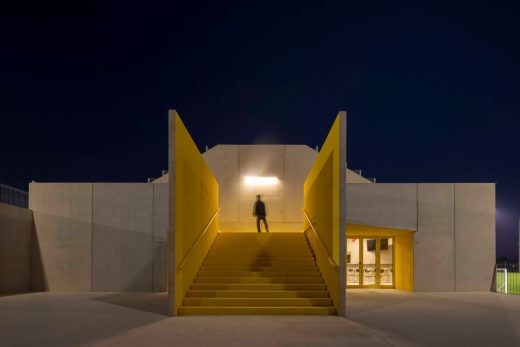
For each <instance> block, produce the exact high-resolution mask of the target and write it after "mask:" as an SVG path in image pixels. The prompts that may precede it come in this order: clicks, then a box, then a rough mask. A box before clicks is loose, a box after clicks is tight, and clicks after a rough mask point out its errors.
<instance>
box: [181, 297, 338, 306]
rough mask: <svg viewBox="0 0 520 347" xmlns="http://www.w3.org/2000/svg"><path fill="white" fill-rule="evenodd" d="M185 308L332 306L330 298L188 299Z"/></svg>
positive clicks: (185, 301) (185, 300)
mask: <svg viewBox="0 0 520 347" xmlns="http://www.w3.org/2000/svg"><path fill="white" fill-rule="evenodd" d="M183 306H208V307H209V306H225V307H232V306H244V307H264V306H271V307H287V306H291V307H292V306H321V307H330V306H332V299H330V298H186V299H184V305H183Z"/></svg>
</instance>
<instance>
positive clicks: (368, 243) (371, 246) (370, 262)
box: [363, 238, 378, 288]
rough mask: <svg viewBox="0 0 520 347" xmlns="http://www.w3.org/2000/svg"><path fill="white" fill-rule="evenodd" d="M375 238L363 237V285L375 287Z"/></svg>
mask: <svg viewBox="0 0 520 347" xmlns="http://www.w3.org/2000/svg"><path fill="white" fill-rule="evenodd" d="M377 258H378V257H377V238H366V239H363V287H365V288H366V287H377V262H376V259H377Z"/></svg>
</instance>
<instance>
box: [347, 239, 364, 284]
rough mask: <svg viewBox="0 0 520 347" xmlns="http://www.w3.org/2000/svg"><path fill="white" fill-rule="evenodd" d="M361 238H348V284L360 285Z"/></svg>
mask: <svg viewBox="0 0 520 347" xmlns="http://www.w3.org/2000/svg"><path fill="white" fill-rule="evenodd" d="M359 242H360V240H359V239H356V238H347V286H349V287H359V284H360V275H359V274H360V273H359V271H360V265H361V263H360V262H359V259H360V254H359V251H360V249H359Z"/></svg>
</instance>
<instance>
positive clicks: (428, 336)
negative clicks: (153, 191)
mask: <svg viewBox="0 0 520 347" xmlns="http://www.w3.org/2000/svg"><path fill="white" fill-rule="evenodd" d="M347 302H348V312H349V315H348V317H347V319H344V318H340V317H332V316H329V317H305V316H294V317H291V316H284V317H273V316H263V317H262V316H256V317H253V316H249V317H237V316H235V317H233V316H221V317H203V316H200V317H175V318H169V317H166V316H165V314H166V308H165V303H166V296H165V295H164V294H156V293H138V294H137V293H136V294H128V293H124V294H120V293H81V294H78V293H34V294H25V295H14V296H5V297H0V346H32V345H38V346H72V345H74V346H81V345H99V346H142V345H145V346H147V347H148V346H164V345H170V346H226V345H229V346H269V345H270V346H273V345H276V346H388V345H396V346H428V345H431V346H440V345H442V346H455V345H458V346H461V345H462V346H479V345H481V346H490V345H496V346H514V345H519V344H520V296H506V295H500V294H493V293H405V292H400V291H395V290H349V291H348V295H347Z"/></svg>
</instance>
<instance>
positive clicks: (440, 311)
mask: <svg viewBox="0 0 520 347" xmlns="http://www.w3.org/2000/svg"><path fill="white" fill-rule="evenodd" d="M347 312H348V314H347V318H348V319H351V320H353V321H354V322H357V323H358V324H361V325H362V326H364V327H366V328H368V329H369V330H370V331H371V332H372V333H373V334H374V335H376V336H378V337H379V338H381V339H383V340H384V341H386V342H387V343H389V344H390V345H393V346H518V345H519V344H520V296H518V295H516V296H515V295H505V294H496V293H489V292H488V293H477V292H467V293H461V292H459V293H453V292H452V293H431V292H430V293H409V292H402V291H397V290H354V289H352V290H348V291H347Z"/></svg>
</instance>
